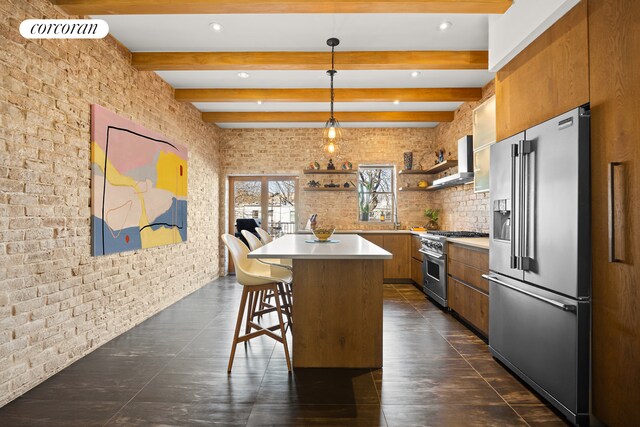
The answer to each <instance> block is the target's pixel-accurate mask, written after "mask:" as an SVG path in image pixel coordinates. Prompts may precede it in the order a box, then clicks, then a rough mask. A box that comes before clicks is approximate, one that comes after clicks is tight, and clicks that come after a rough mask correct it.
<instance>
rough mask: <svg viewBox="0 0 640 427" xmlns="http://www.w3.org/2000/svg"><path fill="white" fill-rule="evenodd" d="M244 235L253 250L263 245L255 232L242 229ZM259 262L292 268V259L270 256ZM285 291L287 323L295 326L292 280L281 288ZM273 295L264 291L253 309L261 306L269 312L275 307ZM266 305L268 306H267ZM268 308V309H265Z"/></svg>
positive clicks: (262, 309)
mask: <svg viewBox="0 0 640 427" xmlns="http://www.w3.org/2000/svg"><path fill="white" fill-rule="evenodd" d="M241 233H242V236H243V237H244V238H245V239H246V241H247V243H249V248H250V249H251V250H252V251H255V250H256V249H258V248H261V247H262V246H263V244H262V242H261V241H260V240H259V239H258V238H257V237H256V236H255V234H253V233H251V232H250V231H249V230H242V231H241ZM258 261H259V262H261V263H263V264H267V265H269V266H274V267H277V268H286V269H289V270H291V260H280V259H275V258H274V259H271V258H269V261H267V260H265V259H258ZM286 261H289V264H288V265H287V264H286ZM280 289H281V290H282V291H284V292H283V295H282V297H283V299H284V304H283V305H282V309H283V311H284V314H285V315H286V316H287V323H288V325H289V327H292V326H293V320H292V316H291V311H292V310H291V300H292V298H291V297H292V292H291V282H289V283H286V284H284V287H282V288H280ZM272 296H273V295H270V294H268V293H266V292H265V293H262V294H260V295H259V298H258V299H256V300H255V301H254V303H253V304H254V307H253V309H252V310H253V311H255V312H256V313H257V311H256V308H257V307H258V304H259V305H260V306H259V309H260V311H262V312H268V310H269V309H270V308H273V306H271V305H270V304H269V299H270V298H271V297H272ZM265 307H266V308H265ZM265 310H267V311H265Z"/></svg>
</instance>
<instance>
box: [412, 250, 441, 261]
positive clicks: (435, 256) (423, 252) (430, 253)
mask: <svg viewBox="0 0 640 427" xmlns="http://www.w3.org/2000/svg"><path fill="white" fill-rule="evenodd" d="M418 252H420V253H421V254H424V255H427V256H430V257H432V258H438V259H442V258H443V255H440V254H436V253H434V252H427V251H425V250H423V249H418Z"/></svg>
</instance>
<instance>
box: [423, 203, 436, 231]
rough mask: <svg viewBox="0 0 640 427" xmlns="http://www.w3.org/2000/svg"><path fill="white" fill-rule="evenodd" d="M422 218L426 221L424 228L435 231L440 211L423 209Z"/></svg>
mask: <svg viewBox="0 0 640 427" xmlns="http://www.w3.org/2000/svg"><path fill="white" fill-rule="evenodd" d="M424 217H425V218H427V219H428V222H427V224H426V225H425V228H426V229H427V230H437V229H438V219H440V209H431V208H429V209H425V210H424Z"/></svg>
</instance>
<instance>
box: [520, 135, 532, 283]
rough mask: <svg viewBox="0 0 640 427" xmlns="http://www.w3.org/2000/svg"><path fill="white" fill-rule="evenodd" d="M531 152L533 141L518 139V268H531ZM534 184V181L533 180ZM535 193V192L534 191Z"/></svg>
mask: <svg viewBox="0 0 640 427" xmlns="http://www.w3.org/2000/svg"><path fill="white" fill-rule="evenodd" d="M532 152H533V141H529V140H526V139H524V140H522V141H520V176H521V178H520V179H521V184H520V188H521V192H520V200H521V202H522V205H521V206H522V208H521V209H520V216H521V217H522V220H521V221H520V233H521V238H520V270H522V271H529V270H531V258H530V257H529V208H530V207H529V181H530V178H531V177H530V174H529V163H530V160H529V155H530V154H531V153H532ZM534 185H535V182H534ZM534 194H535V192H534Z"/></svg>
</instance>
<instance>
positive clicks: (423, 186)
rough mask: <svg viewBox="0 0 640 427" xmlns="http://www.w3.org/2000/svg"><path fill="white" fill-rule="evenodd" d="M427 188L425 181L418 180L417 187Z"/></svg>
mask: <svg viewBox="0 0 640 427" xmlns="http://www.w3.org/2000/svg"><path fill="white" fill-rule="evenodd" d="M428 186H429V184H428V183H427V181H425V180H420V181H418V187H420V188H427V187H428ZM407 187H408V186H407Z"/></svg>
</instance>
